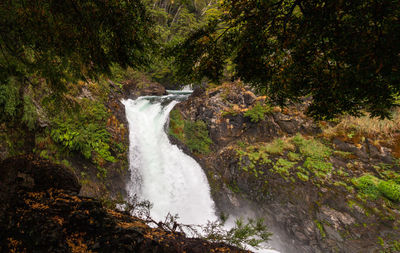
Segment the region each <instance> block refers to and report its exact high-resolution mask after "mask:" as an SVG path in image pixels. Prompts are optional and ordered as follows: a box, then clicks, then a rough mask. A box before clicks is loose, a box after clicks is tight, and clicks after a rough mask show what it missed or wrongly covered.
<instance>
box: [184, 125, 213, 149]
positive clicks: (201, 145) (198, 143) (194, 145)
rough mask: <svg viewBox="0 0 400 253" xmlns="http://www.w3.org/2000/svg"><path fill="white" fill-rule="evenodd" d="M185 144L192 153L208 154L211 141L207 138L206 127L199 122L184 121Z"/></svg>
mask: <svg viewBox="0 0 400 253" xmlns="http://www.w3.org/2000/svg"><path fill="white" fill-rule="evenodd" d="M183 132H184V134H185V140H186V141H185V143H186V145H187V146H188V148H189V149H190V150H191V151H192V152H198V153H200V154H208V153H209V152H210V144H211V143H212V141H211V139H210V138H209V137H208V130H207V125H206V123H204V122H203V121H201V120H198V121H195V122H192V121H185V125H184V127H183Z"/></svg>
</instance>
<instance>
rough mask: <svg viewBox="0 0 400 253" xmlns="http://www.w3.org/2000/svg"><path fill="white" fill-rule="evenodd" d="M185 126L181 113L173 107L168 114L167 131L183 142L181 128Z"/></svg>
mask: <svg viewBox="0 0 400 253" xmlns="http://www.w3.org/2000/svg"><path fill="white" fill-rule="evenodd" d="M184 127H185V121H184V120H183V117H182V115H181V113H180V112H179V111H178V110H176V109H173V110H172V111H171V112H170V114H169V131H168V133H169V134H170V135H172V136H174V137H175V138H177V139H178V140H180V141H181V142H184V140H185V135H184V132H183V128H184Z"/></svg>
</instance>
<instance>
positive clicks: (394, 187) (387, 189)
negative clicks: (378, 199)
mask: <svg viewBox="0 0 400 253" xmlns="http://www.w3.org/2000/svg"><path fill="white" fill-rule="evenodd" d="M378 189H379V191H380V192H381V193H382V194H383V195H384V196H385V197H386V198H388V199H390V200H393V201H397V202H400V185H398V184H396V183H395V182H393V181H383V180H381V181H380V182H379V183H378Z"/></svg>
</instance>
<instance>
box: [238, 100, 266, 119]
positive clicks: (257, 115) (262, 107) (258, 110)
mask: <svg viewBox="0 0 400 253" xmlns="http://www.w3.org/2000/svg"><path fill="white" fill-rule="evenodd" d="M271 111H272V108H271V106H270V105H267V104H262V103H261V102H258V103H256V104H255V105H254V106H253V107H252V108H251V109H249V110H247V111H246V112H245V113H244V116H245V117H249V118H250V121H251V122H254V123H257V122H259V121H260V120H263V119H264V117H265V114H266V113H269V112H271Z"/></svg>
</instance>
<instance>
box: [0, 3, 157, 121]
mask: <svg viewBox="0 0 400 253" xmlns="http://www.w3.org/2000/svg"><path fill="white" fill-rule="evenodd" d="M151 28H152V22H151V21H150V17H149V15H148V12H147V10H146V8H145V6H144V5H143V3H142V2H141V1H140V0H121V1H107V0H98V1H93V0H89V1H87V0H85V1H84V0H66V1H60V0H50V1H44V0H5V1H1V2H0V112H1V116H0V121H6V122H10V121H12V120H15V121H18V120H19V119H21V118H22V120H23V121H24V122H25V123H26V124H27V125H28V126H29V128H32V126H33V124H34V116H35V115H34V114H33V113H31V112H32V106H31V104H30V102H29V99H30V98H29V97H27V96H26V95H27V94H26V87H28V86H32V87H31V88H33V89H35V87H37V86H38V84H40V83H42V82H43V78H44V79H45V80H46V82H47V83H48V84H50V86H51V88H52V89H51V91H50V93H53V94H54V91H57V92H56V93H58V91H65V90H66V89H65V87H66V84H67V83H68V82H74V81H77V80H79V79H83V80H85V79H88V78H89V79H96V78H97V77H98V76H99V74H103V73H106V74H109V73H110V67H111V66H114V65H115V64H118V65H120V66H121V67H127V66H131V67H135V68H139V67H142V66H144V65H146V64H148V63H149V61H150V57H149V52H150V50H149V49H151V48H152V47H153V46H154V42H153V41H154V35H153V34H152V29H151Z"/></svg>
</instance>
